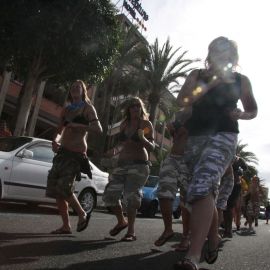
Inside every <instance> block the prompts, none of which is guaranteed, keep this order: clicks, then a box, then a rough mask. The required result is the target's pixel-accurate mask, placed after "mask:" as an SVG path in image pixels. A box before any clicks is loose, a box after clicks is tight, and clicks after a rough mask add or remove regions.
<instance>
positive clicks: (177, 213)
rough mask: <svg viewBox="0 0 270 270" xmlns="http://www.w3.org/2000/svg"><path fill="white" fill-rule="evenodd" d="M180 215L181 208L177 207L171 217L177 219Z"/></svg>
mask: <svg viewBox="0 0 270 270" xmlns="http://www.w3.org/2000/svg"><path fill="white" fill-rule="evenodd" d="M180 217H181V208H180V207H179V208H177V209H176V210H175V211H173V218H174V219H179V218H180Z"/></svg>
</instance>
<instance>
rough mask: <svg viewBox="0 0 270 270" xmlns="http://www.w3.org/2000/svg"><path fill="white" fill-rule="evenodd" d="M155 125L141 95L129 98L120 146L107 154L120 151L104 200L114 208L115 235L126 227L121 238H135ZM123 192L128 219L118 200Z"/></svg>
mask: <svg viewBox="0 0 270 270" xmlns="http://www.w3.org/2000/svg"><path fill="white" fill-rule="evenodd" d="M153 133H154V132H153V127H152V124H151V122H150V121H149V120H148V117H147V114H146V111H145V108H144V104H143V102H142V100H141V99H140V98H138V97H133V98H130V99H129V100H128V102H127V106H126V110H125V118H124V120H123V122H122V123H121V126H120V134H119V140H120V142H121V143H120V145H118V146H117V147H116V148H114V149H113V150H112V151H110V152H109V153H107V156H110V155H113V154H115V153H116V152H119V160H118V166H117V167H116V168H115V169H114V170H113V172H112V174H111V177H110V178H111V180H110V182H109V184H108V185H107V187H106V190H105V193H104V196H103V200H104V202H105V204H106V206H107V207H110V209H111V210H112V211H113V213H114V214H115V216H116V218H117V224H116V225H115V227H113V228H112V229H111V230H110V235H111V236H116V235H117V234H119V233H120V232H121V231H122V230H124V229H125V228H127V233H126V234H125V236H124V237H123V238H122V241H127V242H129V241H135V240H136V239H137V238H136V234H135V228H134V224H135V218H136V214H137V209H139V208H140V205H141V197H142V194H141V188H142V187H143V186H144V184H145V182H146V180H147V178H148V176H149V171H150V170H149V152H150V151H152V150H153V149H154V139H153V136H154V134H153ZM122 194H123V197H124V202H125V203H126V205H127V207H126V208H127V219H126V218H125V217H124V215H123V209H122V205H121V204H120V203H119V199H120V198H121V196H122Z"/></svg>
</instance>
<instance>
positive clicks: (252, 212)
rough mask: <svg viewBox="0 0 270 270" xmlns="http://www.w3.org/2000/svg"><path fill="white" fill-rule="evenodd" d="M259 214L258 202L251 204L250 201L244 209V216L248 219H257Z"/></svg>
mask: <svg viewBox="0 0 270 270" xmlns="http://www.w3.org/2000/svg"><path fill="white" fill-rule="evenodd" d="M259 214H260V204H259V202H253V203H252V202H251V200H249V201H248V203H247V207H246V215H247V217H248V218H252V219H254V218H258V217H259Z"/></svg>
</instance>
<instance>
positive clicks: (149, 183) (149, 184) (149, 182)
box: [144, 176, 158, 187]
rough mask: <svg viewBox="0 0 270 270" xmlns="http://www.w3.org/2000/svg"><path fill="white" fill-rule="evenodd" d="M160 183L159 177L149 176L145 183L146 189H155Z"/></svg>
mask: <svg viewBox="0 0 270 270" xmlns="http://www.w3.org/2000/svg"><path fill="white" fill-rule="evenodd" d="M157 183H158V177H157V176H156V177H151V176H149V177H148V179H147V181H146V183H145V185H144V186H145V187H155V186H156V185H157Z"/></svg>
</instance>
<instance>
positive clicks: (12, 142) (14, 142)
mask: <svg viewBox="0 0 270 270" xmlns="http://www.w3.org/2000/svg"><path fill="white" fill-rule="evenodd" d="M31 141H32V138H28V137H7V138H0V151H3V152H11V151H13V150H15V149H17V148H18V147H20V146H22V145H24V144H26V143H29V142H31Z"/></svg>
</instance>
